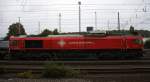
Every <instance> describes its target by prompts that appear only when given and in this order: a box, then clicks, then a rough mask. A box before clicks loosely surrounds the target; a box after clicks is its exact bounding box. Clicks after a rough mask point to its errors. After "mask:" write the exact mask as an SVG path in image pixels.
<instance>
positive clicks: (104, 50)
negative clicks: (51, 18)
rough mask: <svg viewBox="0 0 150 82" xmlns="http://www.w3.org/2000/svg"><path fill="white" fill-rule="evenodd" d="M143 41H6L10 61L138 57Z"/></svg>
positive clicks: (135, 38)
mask: <svg viewBox="0 0 150 82" xmlns="http://www.w3.org/2000/svg"><path fill="white" fill-rule="evenodd" d="M142 39H143V38H142V37H141V36H133V35H122V36H121V35H51V36H49V37H10V42H9V51H10V55H11V57H13V58H48V59H51V58H72V59H73V58H105V57H107V58H108V57H111V58H122V57H123V58H128V57H142V56H143V55H142V53H143V40H142Z"/></svg>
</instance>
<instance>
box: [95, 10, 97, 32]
mask: <svg viewBox="0 0 150 82" xmlns="http://www.w3.org/2000/svg"><path fill="white" fill-rule="evenodd" d="M95 29H96V30H97V13H96V12H95Z"/></svg>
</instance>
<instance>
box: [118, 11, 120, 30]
mask: <svg viewBox="0 0 150 82" xmlns="http://www.w3.org/2000/svg"><path fill="white" fill-rule="evenodd" d="M118 30H119V31H120V15H119V12H118Z"/></svg>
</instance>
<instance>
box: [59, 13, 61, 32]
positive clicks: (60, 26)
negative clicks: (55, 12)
mask: <svg viewBox="0 0 150 82" xmlns="http://www.w3.org/2000/svg"><path fill="white" fill-rule="evenodd" d="M59 32H61V13H59Z"/></svg>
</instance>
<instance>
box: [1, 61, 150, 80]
mask: <svg viewBox="0 0 150 82" xmlns="http://www.w3.org/2000/svg"><path fill="white" fill-rule="evenodd" d="M53 62H55V63H62V64H64V65H65V66H66V67H68V68H70V69H75V70H80V72H81V76H84V77H86V76H89V75H92V76H96V77H97V76H98V75H102V74H150V60H101V61H0V69H5V70H6V72H5V74H16V73H21V72H25V71H32V72H33V73H34V74H40V73H42V72H43V70H44V65H45V64H46V63H53Z"/></svg>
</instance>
